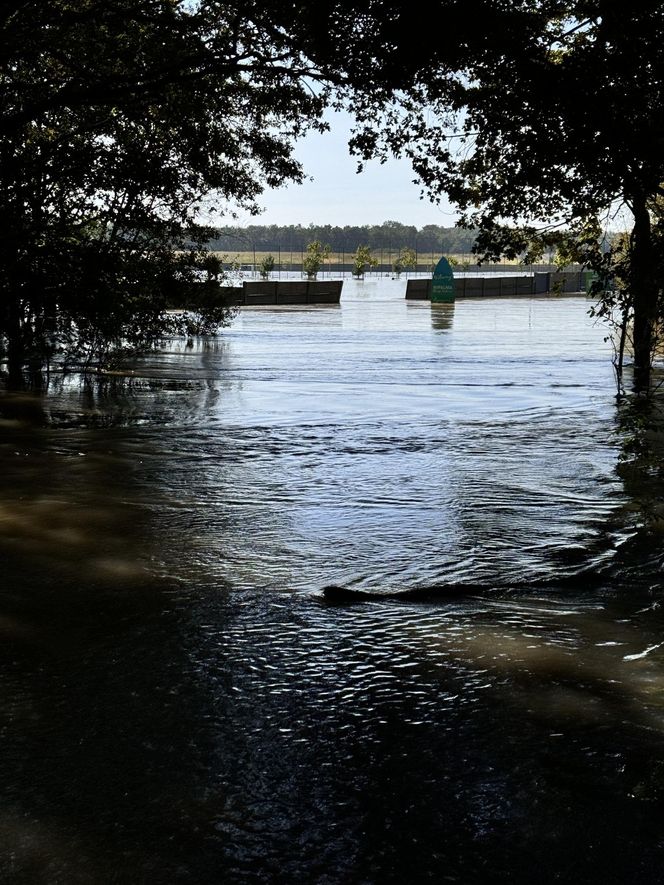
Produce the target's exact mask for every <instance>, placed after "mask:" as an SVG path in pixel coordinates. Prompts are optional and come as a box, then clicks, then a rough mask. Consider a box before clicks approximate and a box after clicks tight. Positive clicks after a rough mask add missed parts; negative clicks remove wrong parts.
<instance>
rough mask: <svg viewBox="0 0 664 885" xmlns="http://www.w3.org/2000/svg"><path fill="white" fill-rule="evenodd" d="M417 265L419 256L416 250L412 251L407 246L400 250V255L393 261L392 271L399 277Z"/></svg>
mask: <svg viewBox="0 0 664 885" xmlns="http://www.w3.org/2000/svg"><path fill="white" fill-rule="evenodd" d="M416 264H417V255H416V253H415V250H414V249H411V248H410V247H409V246H405V247H404V248H402V249H400V250H399V254H398V255H397V257H396V258H395V259H394V260H393V261H392V271H393V273H395V274H396V275H397V276H400V275H401V273H402V272H403V271H404V270H405V269H407V268H409V267H415V265H416Z"/></svg>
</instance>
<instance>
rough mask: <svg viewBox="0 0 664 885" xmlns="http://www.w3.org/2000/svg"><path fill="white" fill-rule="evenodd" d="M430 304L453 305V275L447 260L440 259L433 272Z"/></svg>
mask: <svg viewBox="0 0 664 885" xmlns="http://www.w3.org/2000/svg"><path fill="white" fill-rule="evenodd" d="M431 303H432V304H453V303H454V274H453V273H452V268H451V267H450V263H449V261H448V260H447V258H441V259H440V261H439V262H438V264H437V265H436V269H435V270H434V272H433V280H432V281H431Z"/></svg>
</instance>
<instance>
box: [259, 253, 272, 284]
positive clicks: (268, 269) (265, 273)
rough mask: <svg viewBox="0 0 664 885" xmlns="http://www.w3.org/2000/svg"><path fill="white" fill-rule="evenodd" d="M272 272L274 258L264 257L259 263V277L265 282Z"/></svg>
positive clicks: (270, 256)
mask: <svg viewBox="0 0 664 885" xmlns="http://www.w3.org/2000/svg"><path fill="white" fill-rule="evenodd" d="M273 270H274V256H272V255H266V256H265V258H263V259H262V261H261V263H260V275H261V276H262V277H263V279H264V280H267V279H268V278H269V276H270V274H271V273H272V271H273Z"/></svg>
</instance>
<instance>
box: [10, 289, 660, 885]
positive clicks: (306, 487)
mask: <svg viewBox="0 0 664 885" xmlns="http://www.w3.org/2000/svg"><path fill="white" fill-rule="evenodd" d="M403 288H404V287H403V284H398V283H392V282H391V281H387V280H384V281H379V282H373V283H369V282H367V283H361V282H360V283H356V282H352V283H351V282H348V283H346V284H345V287H344V296H343V300H342V303H341V305H340V306H338V307H317V308H310V309H305V308H302V309H296V308H285V309H273V308H262V309H253V310H252V309H245V310H243V312H242V313H241V314H240V315H239V316H238V317H237V318H236V319H235V321H234V322H233V324H232V326H231V327H230V328H229V329H227V330H226V331H224V333H223V334H222V335H221V336H219V338H218V339H216V340H214V341H212V342H199V343H197V344H196V345H195V346H194V347H190V348H187V347H186V346H185V344H184V343H183V342H173V344H172V345H171V346H170V347H168V348H167V349H165V350H164V351H163V352H160V353H158V354H155V355H152V356H150V357H148V358H145V359H144V360H141V361H140V362H138V363H136V364H135V365H134V366H133V369H132V373H131V375H129V376H128V378H126V379H124V380H123V379H120V378H118V379H117V380H115V379H111V380H109V382H108V383H107V384H106V385H105V386H104V387H103V388H100V387H98V386H97V387H85V386H82V385H81V384H80V383H79V382H78V381H77V380H68V381H67V382H66V383H64V384H61V385H59V386H57V385H56V387H55V389H54V390H53V391H52V393H51V394H50V396H49V397H48V398H47V399H45V400H43V401H36V400H29V399H27V398H20V397H19V398H14V399H6V400H4V402H3V405H2V408H3V413H4V415H5V418H4V420H3V422H2V437H1V443H0V459H1V467H2V471H1V474H0V475H1V477H2V479H1V480H0V489H1V492H0V553H1V554H2V563H3V575H2V579H1V585H0V638H1V639H2V644H1V646H0V648H1V649H2V653H1V655H0V664H1V669H0V749H1V752H0V795H1V797H2V803H1V805H0V881H1V882H3V883H4V882H7V883H30V885H32V883H39V885H41V883H49V885H51V883H62V885H70V883H175V882H184V883H267V882H269V883H272V882H277V883H281V882H283V883H327V885H336V883H352V885H356V883H376V885H382V883H392V882H394V883H397V882H398V883H419V882H435V883H442V882H458V883H462V885H469V883H470V885H474V883H478V885H479V883H494V882H496V883H498V882H501V883H502V882H516V883H526V882H527V883H533V882H536V883H549V882H551V883H553V882H563V883H567V882H579V883H595V882H596V883H630V885H633V883H644V885H645V883H647V885H651V883H658V882H663V881H664V835H663V834H664V828H663V827H662V814H663V812H664V611H663V609H662V608H660V602H661V600H662V592H661V589H660V575H661V563H662V544H661V537H662V535H661V532H662V522H663V519H662V518H663V517H664V509H662V511H661V513H660V510H659V507H660V491H661V477H660V463H661V461H660V460H658V459H659V454H658V446H659V447H660V448H661V440H662V435H661V434H658V433H657V432H654V431H653V430H652V428H651V427H650V426H647V421H645V420H644V418H643V416H642V415H641V416H640V417H639V416H637V419H638V420H637V419H633V418H634V416H631V418H630V415H629V414H628V413H627V407H626V406H620V405H618V404H617V402H616V397H615V385H614V379H613V372H612V367H611V359H610V356H611V354H610V347H609V345H608V344H607V343H606V342H605V341H604V336H605V330H604V329H603V328H602V327H599V326H596V325H594V324H593V322H592V321H591V320H590V319H589V317H588V315H587V311H588V307H589V302H587V301H586V300H585V299H583V298H564V299H553V298H552V299H539V300H536V299H520V300H486V301H480V300H473V301H470V300H469V301H459V302H457V304H456V305H451V306H444V305H441V306H435V307H434V306H431V305H429V304H428V303H406V302H405V301H404V300H403V297H402V296H403ZM632 419H633V420H632ZM329 584H336V585H343V586H346V587H350V588H354V589H357V590H363V591H371V592H372V593H381V594H395V593H398V592H399V591H402V590H409V589H413V588H425V587H426V588H434V587H437V588H440V589H441V595H440V599H432V600H429V601H427V602H416V601H413V600H408V599H405V598H404V599H401V598H399V597H398V595H396V596H394V595H386V596H385V598H384V599H375V598H370V599H367V600H365V601H361V602H358V603H356V604H352V605H350V604H349V605H346V604H341V605H333V604H330V603H328V602H326V601H325V600H324V598H323V596H322V593H321V589H322V588H323V587H324V586H326V585H329ZM449 585H456V590H455V589H454V586H453V587H452V591H450V590H449ZM458 585H461V587H459V586H458ZM464 585H466V586H464ZM468 585H472V586H468ZM446 588H447V589H446Z"/></svg>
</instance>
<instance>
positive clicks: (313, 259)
mask: <svg viewBox="0 0 664 885" xmlns="http://www.w3.org/2000/svg"><path fill="white" fill-rule="evenodd" d="M329 256H330V247H329V246H328V245H323V243H321V242H320V241H319V240H314V241H313V243H308V244H307V252H306V255H305V256H304V259H303V261H302V269H303V270H304V272H305V273H306V275H307V277H308V279H310V280H315V279H316V277H317V276H318V274H319V272H320V269H321V268H322V267H323V265H324V263H325V262H326V261H327V259H328V258H329Z"/></svg>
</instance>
